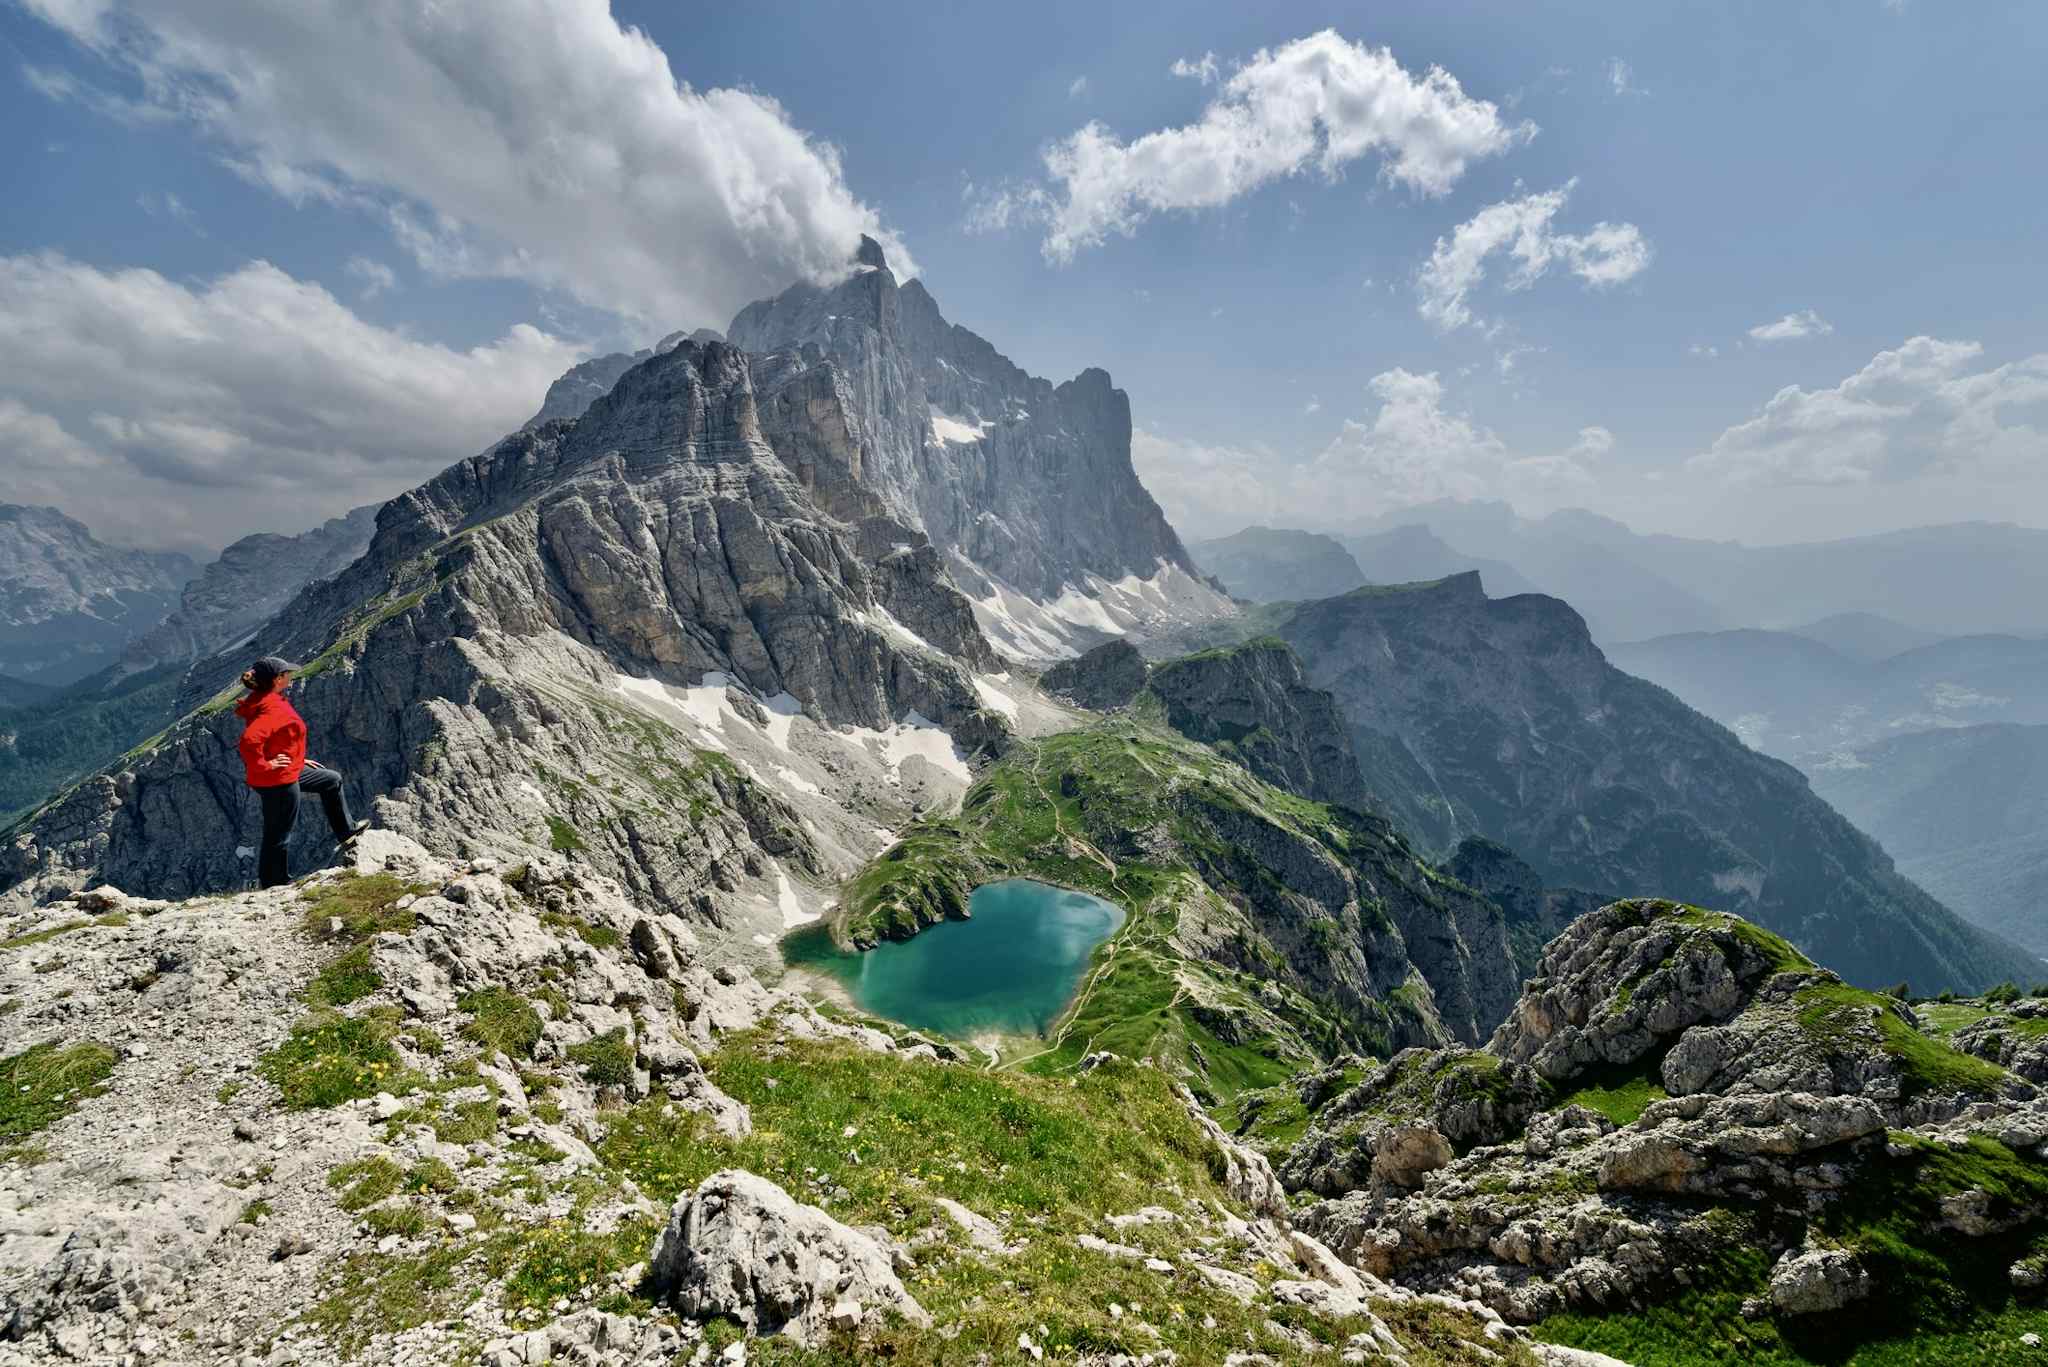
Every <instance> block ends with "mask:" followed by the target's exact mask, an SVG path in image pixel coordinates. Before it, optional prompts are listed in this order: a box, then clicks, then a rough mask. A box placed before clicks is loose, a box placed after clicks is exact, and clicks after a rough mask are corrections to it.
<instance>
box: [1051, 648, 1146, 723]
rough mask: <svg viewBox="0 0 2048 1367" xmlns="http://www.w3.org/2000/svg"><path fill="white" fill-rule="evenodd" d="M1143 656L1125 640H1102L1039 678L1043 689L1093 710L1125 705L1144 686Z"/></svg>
mask: <svg viewBox="0 0 2048 1367" xmlns="http://www.w3.org/2000/svg"><path fill="white" fill-rule="evenodd" d="M1145 679H1146V666H1145V657H1144V656H1142V655H1140V654H1139V653H1138V648H1137V647H1136V646H1134V645H1132V644H1131V643H1130V642H1129V641H1104V642H1103V643H1102V644H1101V645H1099V646H1096V647H1094V648H1093V649H1091V650H1087V651H1084V652H1082V653H1081V654H1080V655H1079V656H1077V657H1076V658H1074V659H1071V660H1062V661H1060V663H1058V664H1056V665H1054V666H1053V667H1052V668H1051V669H1048V670H1046V671H1045V674H1044V675H1043V676H1042V677H1041V678H1040V679H1039V683H1040V684H1041V685H1042V686H1043V687H1044V689H1045V691H1046V692H1048V693H1051V694H1053V695H1054V696H1056V697H1061V698H1066V699H1068V700H1069V701H1071V702H1074V703H1077V704H1079V705H1080V706H1082V707H1085V708H1088V709H1089V710H1091V711H1094V712H1114V711H1115V710H1116V709H1117V708H1119V707H1128V706H1130V704H1131V700H1132V699H1133V698H1135V697H1137V696H1138V694H1139V692H1140V691H1142V690H1143V689H1144V687H1145Z"/></svg>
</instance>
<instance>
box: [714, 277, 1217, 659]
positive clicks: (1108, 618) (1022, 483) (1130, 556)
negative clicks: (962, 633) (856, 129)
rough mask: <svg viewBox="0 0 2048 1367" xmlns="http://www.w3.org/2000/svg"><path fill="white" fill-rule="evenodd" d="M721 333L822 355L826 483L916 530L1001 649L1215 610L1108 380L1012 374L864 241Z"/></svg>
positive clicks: (793, 357)
mask: <svg viewBox="0 0 2048 1367" xmlns="http://www.w3.org/2000/svg"><path fill="white" fill-rule="evenodd" d="M727 335H728V336H730V337H731V339H732V341H733V344H734V345H736V346H739V347H743V348H745V349H746V350H748V351H750V352H758V353H762V354H768V353H779V354H780V355H781V357H782V363H783V364H785V365H787V366H788V367H790V368H791V369H792V370H795V371H810V370H814V369H815V368H816V367H818V366H820V365H828V364H829V365H830V367H831V369H832V376H831V380H830V384H831V385H833V386H837V387H838V388H839V389H841V391H842V395H841V396H840V397H839V398H838V399H836V400H832V399H828V397H827V396H826V394H825V392H824V391H825V389H826V388H827V387H828V385H827V382H826V380H825V379H824V378H822V377H820V378H817V379H814V380H813V382H812V384H811V386H810V387H809V388H808V389H807V390H806V391H805V392H806V393H807V395H808V396H809V398H808V399H807V402H811V403H829V404H831V405H832V406H836V407H838V408H839V409H841V410H843V411H844V412H845V413H846V414H847V416H848V422H847V425H846V427H845V429H844V430H843V431H842V432H839V433H836V434H835V437H834V441H833V443H832V444H833V446H834V448H835V450H834V453H833V454H834V461H833V464H834V465H835V466H836V468H835V469H834V470H833V475H834V477H835V478H844V479H847V480H850V481H851V482H853V483H857V484H858V485H860V486H861V487H862V488H864V489H867V490H869V491H871V492H872V493H873V494H875V495H876V496H877V497H878V498H879V499H880V500H881V508H882V510H883V511H885V512H886V513H887V514H888V515H889V516H891V517H893V518H894V519H895V520H897V521H899V522H901V523H903V524H904V525H906V526H909V527H914V528H917V529H919V530H921V531H923V532H924V533H925V534H926V535H927V536H928V537H929V538H930V540H931V543H932V544H933V545H934V546H935V547H937V548H938V549H939V551H940V553H941V554H942V555H943V556H944V557H946V559H947V560H948V562H949V564H950V565H951V567H952V569H953V572H954V575H955V577H956V579H957V580H958V581H959V582H960V583H961V585H962V587H963V588H964V589H965V590H966V591H967V593H968V595H969V596H970V597H971V598H973V599H975V600H976V601H977V603H978V604H979V605H981V610H982V620H983V625H984V628H985V629H986V630H988V631H989V632H990V634H991V635H992V636H994V637H995V639H996V640H997V641H998V643H999V644H1002V645H1004V647H1005V648H1006V649H1007V650H1008V651H1009V652H1010V653H1013V654H1017V655H1021V656H1024V657H1027V658H1030V657H1036V658H1046V657H1053V656H1059V655H1063V654H1067V653H1071V649H1072V648H1074V647H1076V646H1085V645H1087V644H1091V643H1093V642H1094V641H1099V640H1101V639H1102V638H1103V637H1104V636H1105V635H1112V634H1117V633H1118V632H1121V631H1137V632H1139V633H1140V634H1143V633H1145V632H1146V631H1148V630H1158V629H1162V628H1164V627H1168V626H1171V625H1175V624H1179V623H1184V622H1187V621H1192V620H1198V619H1200V618H1203V617H1214V616H1218V615H1228V614H1229V613H1230V612H1231V611H1232V609H1231V608H1230V606H1229V603H1228V601H1227V600H1226V599H1224V597H1223V595H1222V594H1220V593H1218V592H1217V591H1216V590H1214V589H1213V588H1211V587H1209V586H1208V585H1206V584H1205V583H1203V582H1202V581H1201V579H1200V577H1199V575H1198V573H1197V572H1196V570H1195V569H1194V566H1193V563H1192V562H1191V561H1190V560H1189V559H1188V555H1187V551H1186V549H1185V548H1184V547H1183V546H1182V545H1181V542H1180V538H1179V537H1178V536H1177V535H1176V534H1175V533H1174V531H1173V529H1172V528H1171V527H1170V526H1168V525H1167V522H1166V519H1165V517H1164V515H1163V514H1161V512H1160V511H1159V506H1158V504H1156V503H1155V502H1154V501H1153V500H1152V497H1151V495H1150V494H1148V493H1146V492H1145V489H1144V486H1143V485H1141V484H1140V483H1139V482H1138V478H1137V475H1136V473H1135V472H1134V471H1133V470H1132V468H1131V459H1130V440H1131V410H1130V401H1129V399H1128V398H1127V397H1126V396H1125V395H1124V393H1123V391H1121V390H1119V389H1115V388H1112V387H1111V385H1110V381H1109V376H1108V375H1107V374H1106V373H1105V372H1103V371H1101V370H1092V369H1091V370H1085V371H1083V372H1081V374H1080V375H1078V376H1076V377H1075V378H1074V379H1072V380H1069V381H1067V382H1066V383H1065V384H1061V385H1054V384H1052V383H1050V382H1049V381H1046V380H1041V379H1036V378H1034V377H1032V376H1029V375H1026V374H1025V373H1024V372H1023V371H1021V370H1019V369H1018V368H1017V367H1016V366H1014V365H1012V364H1011V363H1010V362H1009V361H1008V360H1006V359H1005V358H1004V357H1003V356H1001V355H1000V354H999V353H998V352H997V351H996V350H995V348H994V347H992V346H990V345H989V344H988V343H987V342H986V341H984V340H983V339H982V338H980V337H978V336H976V335H975V334H974V333H972V332H969V331H968V330H967V329H965V328H962V327H959V326H956V325H954V324H951V323H948V322H947V321H946V320H945V318H944V317H943V316H941V314H940V313H939V307H938V304H937V302H936V301H935V300H933V298H932V296H931V294H930V293H929V292H928V291H926V289H925V288H924V285H923V284H922V283H921V282H918V281H915V280H913V281H911V282H910V283H909V284H906V285H902V286H900V287H899V285H898V284H897V281H896V277H895V275H894V273H893V272H891V271H890V269H889V267H888V264H887V262H886V261H885V260H883V258H882V253H881V248H880V247H879V246H877V245H876V244H875V243H874V242H873V241H872V239H863V241H862V246H861V249H860V254H859V255H858V257H857V262H856V269H855V273H854V274H853V276H852V277H851V278H850V279H848V280H847V281H846V282H844V283H843V284H840V285H838V286H836V287H834V288H831V289H820V288H818V287H817V286H814V285H796V286H793V287H792V288H790V289H789V290H787V291H786V292H784V293H783V294H781V295H778V296H777V297H776V298H774V299H771V300H764V301H762V302H760V303H756V304H750V305H748V306H747V307H746V308H744V309H742V310H741V311H740V313H739V315H738V316H737V317H735V318H734V319H733V321H732V326H731V327H730V328H729V329H727ZM1162 574H1164V575H1166V576H1167V580H1168V581H1170V582H1167V581H1161V583H1160V584H1159V585H1157V586H1155V590H1154V591H1153V592H1152V593H1151V594H1149V595H1148V594H1147V593H1145V592H1142V591H1140V590H1137V589H1127V590H1124V591H1121V592H1110V593H1107V594H1103V595H1101V596H1102V598H1103V602H1102V604H1101V605H1100V607H1099V609H1091V610H1088V611H1085V612H1076V611H1062V610H1057V608H1058V600H1060V599H1061V597H1062V595H1063V594H1064V593H1066V592H1067V591H1068V590H1069V589H1073V590H1075V591H1077V592H1079V593H1083V594H1090V593H1095V592H1099V591H1100V590H1102V589H1104V588H1108V587H1112V586H1116V585H1118V584H1119V583H1120V582H1124V581H1131V580H1135V581H1152V580H1156V579H1158V578H1159V576H1161V575H1162ZM1047 605H1053V606H1054V609H1055V610H1052V611H1048V610H1047ZM1013 609H1014V611H1013ZM1017 613H1023V614H1025V616H1026V618H1028V620H1022V619H1019V618H1018V617H1017V615H1016V614H1017Z"/></svg>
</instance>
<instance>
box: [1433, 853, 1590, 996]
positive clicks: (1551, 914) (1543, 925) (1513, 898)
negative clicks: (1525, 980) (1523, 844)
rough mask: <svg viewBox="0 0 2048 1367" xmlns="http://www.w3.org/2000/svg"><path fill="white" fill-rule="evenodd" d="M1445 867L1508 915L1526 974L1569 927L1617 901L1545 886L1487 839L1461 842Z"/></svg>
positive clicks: (1523, 864)
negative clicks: (1545, 949)
mask: <svg viewBox="0 0 2048 1367" xmlns="http://www.w3.org/2000/svg"><path fill="white" fill-rule="evenodd" d="M1443 867H1444V872H1445V873H1448V874H1450V875H1451V877H1453V878H1455V879H1457V880H1458V881H1459V882H1460V883H1463V884H1464V885H1465V886H1466V887H1468V888H1471V889H1473V890H1474V891H1476V892H1479V893H1482V894H1484V895H1485V897H1486V898H1487V900H1489V901H1491V902H1493V903H1494V904H1495V905H1496V906H1498V907H1499V908H1500V909H1501V911H1502V912H1503V913H1505V914H1506V916H1507V920H1508V939H1509V941H1510V943H1512V944H1513V945H1514V948H1515V962H1516V963H1517V964H1518V965H1520V966H1521V969H1522V971H1523V972H1524V973H1525V974H1528V973H1534V972H1535V971H1536V967H1537V965H1538V964H1539V963H1540V962H1541V961H1542V958H1543V947H1544V946H1545V945H1547V944H1549V943H1550V941H1551V940H1552V939H1553V938H1555V937H1556V936H1557V934H1558V933H1559V932H1560V931H1562V930H1563V929H1564V928H1565V927H1566V926H1568V925H1570V924H1571V923H1572V922H1573V921H1576V920H1577V919H1578V918H1579V917H1581V916H1584V915H1585V914H1586V913H1587V912H1589V911H1596V910H1598V909H1599V908H1600V907H1601V906H1603V905H1605V904H1606V903H1608V902H1611V901H1613V900H1614V899H1613V898H1611V897H1603V896H1601V895H1599V894H1597V893H1591V892H1584V891H1582V890H1580V889H1578V888H1547V887H1545V886H1543V878H1542V875H1540V874H1538V873H1537V872H1536V870H1535V869H1534V868H1533V867H1532V866H1531V865H1530V864H1528V863H1527V862H1526V861H1525V860H1523V859H1522V858H1521V856H1519V855H1517V854H1516V853H1515V852H1514V851H1513V850H1510V849H1509V848H1508V847H1507V846H1505V845H1502V844H1499V843H1498V842H1496V841H1492V840H1488V839H1486V838H1485V837H1484V836H1476V835H1475V836H1467V837H1466V838H1465V839H1463V840H1461V841H1459V842H1458V848H1457V849H1455V850H1453V851H1451V857H1450V858H1449V859H1447V860H1445V861H1444V866H1443Z"/></svg>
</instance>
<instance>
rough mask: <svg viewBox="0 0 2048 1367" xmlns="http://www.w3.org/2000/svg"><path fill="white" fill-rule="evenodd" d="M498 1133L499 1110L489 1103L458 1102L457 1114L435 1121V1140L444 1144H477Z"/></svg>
mask: <svg viewBox="0 0 2048 1367" xmlns="http://www.w3.org/2000/svg"><path fill="white" fill-rule="evenodd" d="M497 1132H498V1108H497V1106H496V1105H495V1104H494V1103H492V1102H489V1101H462V1102H457V1103H456V1106H455V1114H454V1115H451V1116H441V1117H438V1118H436V1119H435V1121H434V1138H436V1139H438V1140H440V1141H441V1142H442V1143H443V1144H475V1143H478V1142H480V1141H482V1140H485V1139H489V1138H490V1137H491V1136H492V1135H494V1134H496V1133H497Z"/></svg>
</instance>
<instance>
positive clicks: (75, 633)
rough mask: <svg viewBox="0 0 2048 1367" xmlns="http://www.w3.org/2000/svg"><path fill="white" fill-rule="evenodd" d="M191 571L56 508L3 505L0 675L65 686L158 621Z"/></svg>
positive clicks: (187, 562)
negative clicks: (98, 534) (112, 539)
mask: <svg viewBox="0 0 2048 1367" xmlns="http://www.w3.org/2000/svg"><path fill="white" fill-rule="evenodd" d="M197 570H198V566H196V565H194V564H193V563H192V561H191V559H190V558H189V557H187V556H183V555H177V554H173V553H170V552H164V551H136V550H128V549H125V548H123V547H119V546H109V545H107V544H106V543H105V542H103V541H99V540H97V539H95V538H94V536H93V535H92V533H91V532H89V531H87V530H86V529H85V527H84V526H83V525H82V524H81V523H78V522H75V521H73V520H72V519H71V518H68V517H66V516H64V514H62V513H60V512H58V511H57V510H56V509H55V508H30V507H24V506H22V505H20V504H13V503H0V674H6V675H11V676H13V677H15V678H17V679H26V680H28V681H30V682H32V683H42V684H59V685H61V684H68V683H72V682H74V681H76V680H78V679H82V678H84V677H85V676H86V675H88V674H91V673H94V672H96V671H98V670H100V669H103V668H105V667H106V666H107V665H109V664H111V663H112V662H113V660H114V657H115V656H116V654H117V653H118V652H119V651H120V649H121V647H122V646H123V645H124V644H125V643H126V642H127V641H128V640H129V638H131V637H133V636H135V635H136V634H137V633H139V632H144V631H147V630H149V629H150V628H151V627H153V626H155V625H156V624H157V623H158V622H160V621H162V620H163V618H164V616H165V614H167V613H169V612H170V611H171V609H172V608H173V607H175V606H176V605H177V601H178V590H179V588H180V587H181V586H183V584H184V583H185V581H186V580H188V579H190V578H191V577H192V576H193V575H194V574H195V573H196V572H197Z"/></svg>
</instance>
